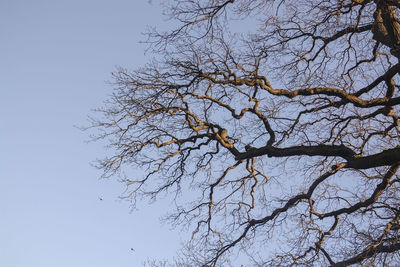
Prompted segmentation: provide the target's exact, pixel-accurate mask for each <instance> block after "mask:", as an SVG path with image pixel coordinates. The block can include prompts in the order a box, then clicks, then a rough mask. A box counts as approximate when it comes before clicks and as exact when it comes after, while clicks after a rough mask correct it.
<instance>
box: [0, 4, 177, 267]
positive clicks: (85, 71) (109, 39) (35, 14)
mask: <svg viewBox="0 0 400 267" xmlns="http://www.w3.org/2000/svg"><path fill="white" fill-rule="evenodd" d="M160 13H161V11H160V6H159V5H158V3H157V2H154V1H153V4H149V3H148V1H146V0H112V1H111V0H35V1H32V0H0V35H1V38H0V113H1V116H0V123H1V126H0V266H4V267H64V266H65V267H90V266H96V267H125V266H130V267H131V266H140V264H141V262H143V261H144V260H146V259H147V258H156V259H157V258H160V259H162V258H168V257H171V256H173V255H174V254H175V251H176V250H177V249H178V246H179V243H180V237H179V234H178V231H171V230H170V227H169V226H168V225H162V224H161V223H160V222H159V217H160V216H161V215H163V214H164V213H165V211H166V207H167V206H169V204H170V203H164V202H162V201H161V202H159V203H157V204H156V205H152V206H149V205H147V204H146V203H143V204H142V205H140V206H139V208H140V209H139V211H133V212H130V207H129V203H128V202H124V201H119V200H118V196H119V195H120V194H121V193H122V191H123V189H124V187H123V185H122V184H120V183H119V182H118V181H117V180H116V179H111V180H99V177H100V174H101V172H100V171H98V170H96V169H95V168H94V167H92V166H91V165H90V163H91V162H93V161H94V160H95V159H96V158H101V157H102V156H104V155H105V154H106V149H105V148H104V147H103V145H102V144H100V143H89V144H87V143H85V141H86V140H88V136H87V134H86V133H84V132H82V131H80V130H78V129H77V128H75V127H74V125H85V124H86V123H87V122H86V120H87V115H90V114H92V113H91V110H92V109H94V108H96V107H99V106H101V105H102V101H104V100H105V99H106V98H107V95H108V94H110V93H111V91H112V87H111V86H110V85H107V84H106V82H105V81H106V80H110V79H111V75H110V73H111V72H112V71H114V70H115V67H116V66H123V67H127V68H129V69H135V68H137V67H140V66H142V65H143V64H144V63H145V62H146V60H148V58H147V59H146V57H148V56H147V55H144V49H145V45H143V44H140V43H139V41H140V40H143V39H144V36H143V35H141V32H143V31H144V30H145V27H146V25H157V24H160V23H163V22H162V18H161V16H160ZM99 197H100V198H102V199H103V200H100V199H99ZM131 248H133V249H134V251H132V250H131Z"/></svg>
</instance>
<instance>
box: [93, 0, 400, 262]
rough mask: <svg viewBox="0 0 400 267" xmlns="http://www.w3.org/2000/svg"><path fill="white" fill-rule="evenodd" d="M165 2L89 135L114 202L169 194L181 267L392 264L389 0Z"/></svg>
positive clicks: (395, 187)
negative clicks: (142, 61) (134, 66)
mask: <svg viewBox="0 0 400 267" xmlns="http://www.w3.org/2000/svg"><path fill="white" fill-rule="evenodd" d="M164 4H165V8H166V9H165V10H166V13H167V16H169V17H170V18H171V19H173V21H174V22H175V24H174V25H176V28H175V29H174V30H172V31H167V32H159V31H156V30H154V31H151V32H149V34H148V37H149V39H148V42H149V45H150V49H152V51H153V52H154V53H155V60H154V61H153V62H151V63H149V64H148V65H146V66H144V67H143V68H141V69H138V70H136V71H128V70H126V69H123V68H121V69H119V70H118V71H117V72H116V73H114V78H115V91H114V94H113V97H112V99H110V101H109V102H108V104H107V105H106V106H105V107H104V108H103V109H102V112H103V114H104V117H101V118H100V119H97V120H94V121H93V126H94V127H97V128H98V130H101V134H100V135H99V136H98V138H100V139H107V140H109V142H110V145H111V147H112V148H114V152H115V153H114V154H113V155H110V156H109V157H108V158H106V159H104V160H102V161H100V163H99V167H100V168H102V169H103V170H104V173H105V175H106V176H107V175H114V174H115V173H116V172H119V171H120V170H121V168H124V166H126V167H128V166H131V167H132V168H141V169H143V170H144V171H145V175H144V176H143V177H130V176H127V177H126V178H124V182H125V183H126V185H127V191H126V192H127V194H126V197H129V198H131V199H133V200H136V199H137V197H139V196H140V197H143V196H145V197H149V198H151V199H155V198H156V197H157V196H159V195H163V194H169V195H171V194H172V195H174V198H175V201H176V208H175V209H174V210H172V211H171V214H169V215H168V217H167V219H168V220H170V222H171V223H172V224H183V225H185V224H187V225H189V226H191V227H192V228H191V229H192V230H193V235H192V239H191V240H188V243H187V248H188V249H186V250H184V251H183V252H182V254H181V259H182V266H184V264H187V266H218V265H222V266H228V265H227V264H228V263H227V262H229V260H231V262H233V264H234V262H235V260H234V259H235V257H236V255H237V253H240V255H244V256H247V257H248V259H249V264H253V265H255V266H291V265H294V266H348V265H352V264H361V265H366V266H378V265H379V266H399V265H400V254H399V250H400V232H399V231H400V221H399V219H400V192H399V186H400V180H399V175H398V173H397V172H398V168H399V166H400V146H399V145H400V133H399V127H398V112H399V103H400V94H399V89H400V87H399V85H398V82H399V71H400V64H399V58H400V26H399V11H400V1H396V0H375V1H372V0H335V1H326V0H307V1H306V0H296V1H294V0H279V1H274V0H253V1H248V0H236V1H234V0H229V1H223V0H176V1H169V2H168V1H165V3H164ZM183 262H185V263H183Z"/></svg>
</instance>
